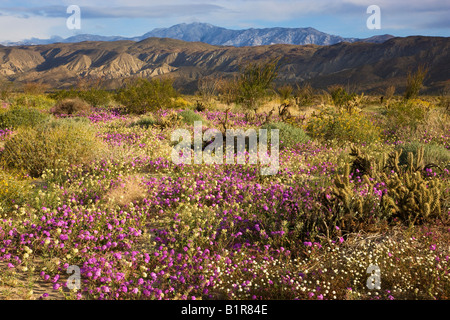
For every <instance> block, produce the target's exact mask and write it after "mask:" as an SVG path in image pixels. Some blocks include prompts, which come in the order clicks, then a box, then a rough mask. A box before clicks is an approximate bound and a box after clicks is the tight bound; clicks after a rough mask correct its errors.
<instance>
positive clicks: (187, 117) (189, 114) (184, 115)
mask: <svg viewBox="0 0 450 320" xmlns="http://www.w3.org/2000/svg"><path fill="white" fill-rule="evenodd" d="M179 115H180V117H181V120H182V121H183V122H184V123H186V124H187V125H190V126H193V125H194V121H201V122H202V123H203V125H204V126H208V125H209V121H208V120H206V119H205V118H204V117H203V116H202V115H201V114H198V113H196V112H195V111H192V110H184V111H181V112H180V113H179Z"/></svg>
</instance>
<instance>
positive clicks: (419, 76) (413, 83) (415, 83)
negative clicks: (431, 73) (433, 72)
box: [404, 65, 428, 100]
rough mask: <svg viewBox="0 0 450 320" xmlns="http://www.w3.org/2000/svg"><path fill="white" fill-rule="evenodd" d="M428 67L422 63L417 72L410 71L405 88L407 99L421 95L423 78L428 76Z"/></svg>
mask: <svg viewBox="0 0 450 320" xmlns="http://www.w3.org/2000/svg"><path fill="white" fill-rule="evenodd" d="M427 73H428V68H427V67H425V66H423V65H420V66H419V67H418V68H417V70H416V72H414V73H411V72H409V73H408V78H407V80H406V90H405V96H404V98H405V100H409V99H413V98H417V96H418V95H419V92H420V89H422V86H423V80H425V77H426V76H427Z"/></svg>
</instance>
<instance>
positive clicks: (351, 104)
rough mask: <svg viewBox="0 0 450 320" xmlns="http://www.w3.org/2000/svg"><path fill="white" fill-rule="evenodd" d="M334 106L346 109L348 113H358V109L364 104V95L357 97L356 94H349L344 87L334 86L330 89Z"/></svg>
mask: <svg viewBox="0 0 450 320" xmlns="http://www.w3.org/2000/svg"><path fill="white" fill-rule="evenodd" d="M328 92H329V93H330V95H331V99H332V100H333V104H334V105H335V106H336V107H338V108H345V109H346V110H347V111H348V112H350V113H352V112H354V111H356V108H358V107H359V105H360V104H361V102H362V99H363V97H364V94H361V95H357V94H356V93H348V92H347V91H346V90H345V89H344V87H342V86H340V85H334V86H331V87H329V88H328Z"/></svg>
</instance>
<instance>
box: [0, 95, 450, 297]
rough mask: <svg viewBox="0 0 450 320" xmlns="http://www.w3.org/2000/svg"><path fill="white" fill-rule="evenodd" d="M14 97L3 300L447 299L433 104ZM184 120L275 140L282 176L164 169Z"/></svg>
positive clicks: (226, 168) (441, 158)
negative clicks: (128, 103) (122, 102)
mask: <svg viewBox="0 0 450 320" xmlns="http://www.w3.org/2000/svg"><path fill="white" fill-rule="evenodd" d="M20 99H22V100H20ZM23 99H24V97H23V96H20V95H18V97H16V96H12V97H10V98H9V99H7V100H5V101H4V102H2V104H0V105H1V106H2V107H1V108H0V165H1V171H0V298H1V299H85V300H94V299H95V300H96V299H101V300H119V299H124V300H131V299H136V300H142V299H148V300H153V299H154V300H160V299H164V300H165V299H169V300H172V299H181V300H194V299H197V300H198V299H203V300H215V299H225V300H244V299H245V300H247V299H250V300H251V299H254V300H261V299H263V300H272V299H301V300H308V299H310V300H322V299H323V300H326V299H341V300H344V299H345V300H359V299H363V300H365V299H381V300H402V299H419V300H423V299H449V298H450V275H449V256H450V224H449V222H450V174H449V169H450V115H449V113H448V110H446V109H445V108H444V107H442V106H441V105H440V104H439V100H438V99H437V98H436V97H421V99H411V100H408V101H403V100H402V99H401V98H398V97H397V98H396V97H394V98H393V99H392V101H391V102H390V103H389V104H386V103H384V104H381V103H379V98H378V97H370V96H366V97H364V99H363V100H362V102H361V103H360V104H359V106H358V108H352V109H348V110H347V109H345V108H341V107H339V106H336V105H334V104H333V103H332V101H328V102H327V103H312V104H311V105H310V106H309V107H308V112H305V114H306V116H303V117H301V115H302V111H299V110H297V109H295V108H293V109H295V110H293V111H292V114H291V115H290V116H289V117H285V116H284V114H283V113H281V112H280V113H277V112H273V113H269V112H268V111H264V110H263V109H261V110H258V111H256V112H255V113H254V114H252V113H250V112H247V111H245V110H242V109H239V108H238V107H234V108H233V107H228V106H225V107H220V106H215V107H210V108H208V107H207V108H204V109H203V110H201V111H199V110H200V109H199V110H195V109H194V108H195V103H193V102H192V103H191V102H189V97H186V99H181V98H177V100H176V101H178V105H177V102H176V101H175V105H172V106H171V108H158V109H157V110H151V111H148V110H144V111H143V112H141V113H139V114H135V113H130V112H128V111H127V109H126V108H122V107H121V106H119V105H117V104H111V105H110V104H105V105H99V106H95V107H90V108H83V112H80V113H75V112H70V113H71V114H63V113H58V112H57V110H58V108H59V109H61V110H62V109H64V108H63V107H61V106H59V107H58V105H57V102H56V100H52V98H51V97H50V96H49V95H38V96H35V97H33V96H28V97H27V99H28V100H29V101H38V102H37V103H23V102H21V101H23ZM180 101H181V102H180ZM55 105H56V107H55ZM64 110H68V109H64ZM275 110H276V109H275ZM411 110H413V111H414V112H412V111H411ZM65 112H66V111H65ZM68 113H69V112H68ZM194 121H202V123H203V126H204V127H205V129H207V128H217V129H219V130H221V129H223V128H225V127H226V128H233V129H244V130H246V129H251V128H253V129H256V130H258V129H259V128H261V127H263V126H268V125H270V126H272V128H278V129H279V130H280V134H279V136H280V151H279V162H280V163H279V171H278V173H277V174H275V175H262V174H261V170H260V169H261V166H262V165H261V164H260V163H258V164H249V163H246V164H210V165H208V164H180V165H177V164H174V163H173V162H172V160H171V153H172V149H173V146H174V143H173V142H172V141H171V134H172V132H173V131H174V130H175V129H177V128H184V129H187V130H188V131H190V132H192V130H193V128H194V123H193V122H194ZM373 270H374V271H373ZM68 271H69V272H68ZM77 272H79V274H77ZM77 275H78V277H76V276H77ZM368 279H369V281H368ZM372 280H373V281H372ZM77 281H78V282H77Z"/></svg>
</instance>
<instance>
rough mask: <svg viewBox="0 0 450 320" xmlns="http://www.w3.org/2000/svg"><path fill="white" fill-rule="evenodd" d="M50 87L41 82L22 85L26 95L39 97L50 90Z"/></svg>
mask: <svg viewBox="0 0 450 320" xmlns="http://www.w3.org/2000/svg"><path fill="white" fill-rule="evenodd" d="M48 87H49V86H48V85H47V84H44V83H41V82H26V83H24V84H23V85H22V91H23V92H24V93H25V94H31V95H38V94H42V93H44V92H45V91H46V90H47V89H48Z"/></svg>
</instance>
